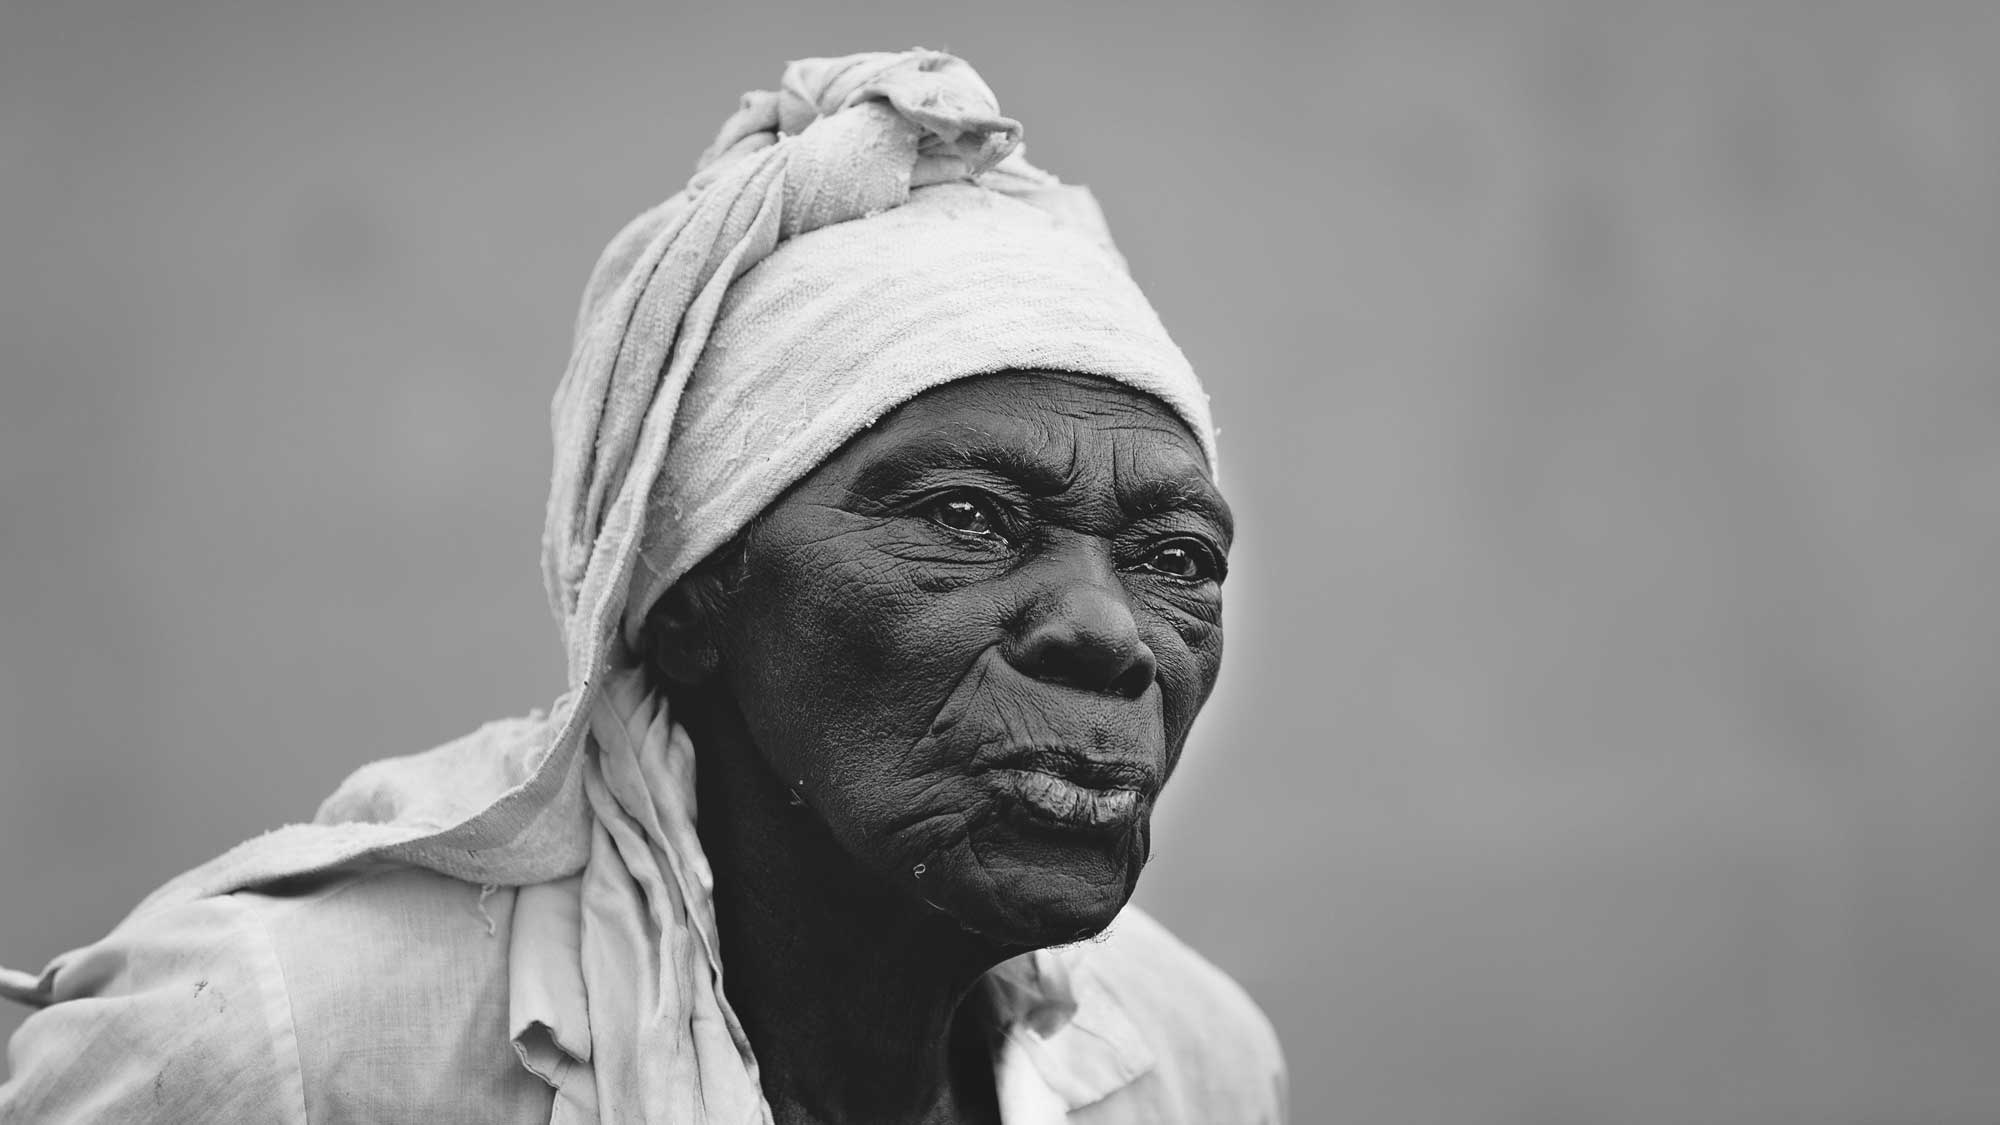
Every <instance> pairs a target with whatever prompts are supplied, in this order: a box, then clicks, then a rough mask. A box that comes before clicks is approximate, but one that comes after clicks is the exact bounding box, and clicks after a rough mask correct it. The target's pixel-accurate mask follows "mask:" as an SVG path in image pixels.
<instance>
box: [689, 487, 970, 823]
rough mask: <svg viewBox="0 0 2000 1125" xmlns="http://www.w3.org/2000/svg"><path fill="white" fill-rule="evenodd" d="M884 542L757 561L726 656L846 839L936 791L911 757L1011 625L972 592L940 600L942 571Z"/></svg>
mask: <svg viewBox="0 0 2000 1125" xmlns="http://www.w3.org/2000/svg"><path fill="white" fill-rule="evenodd" d="M879 537H880V536H879V533H877V532H876V531H875V529H873V528H872V526H871V525H868V524H865V523H862V524H859V525H858V526H857V527H855V528H854V529H853V530H851V531H849V532H847V533H845V534H839V535H832V536H824V537H819V538H815V539H814V540H812V541H811V542H810V543H809V544H806V545H801V546H798V547H796V548H793V549H790V550H784V551H779V552H772V553H770V554H767V555H766V556H765V557H764V558H762V559H760V560H758V564H757V569H756V570H755V571H753V573H755V574H757V575H759V578H758V579H757V580H755V581H753V583H752V584H751V585H749V586H747V587H746V588H745V589H744V590H743V591H742V593H741V595H740V597H739V601H738V605H739V607H740V611H739V614H738V621H739V622H740V627H739V628H737V629H736V630H735V632H736V638H735V643H734V644H732V645H731V646H730V653H729V656H728V662H729V666H730V667H729V675H730V683H731V687H732V690H733V691H734V692H735V694H736V697H737V700H738V702H739V704H740V705H741V707H742V710H743V714H744V716H745V718H746V720H747V721H748V722H749V724H750V728H751V733H752V736H753V737H754V738H755V740H756V742H757V744H758V746H759V747H760V749H762V750H763V751H764V753H765V754H766V755H767V756H768V757H769V758H770V760H771V765H772V767H773V768H774V769H776V770H778V771H779V772H780V773H781V774H782V775H783V776H784V777H785V778H786V780H787V781H788V782H795V781H799V780H803V781H804V782H805V783H806V784H805V786H804V789H803V790H802V792H803V793H804V795H805V796H806V798H807V800H808V801H809V802H810V803H812V804H813V805H814V806H815V807H817V808H820V809H821V810H822V813H823V815H825V816H827V818H828V820H829V822H830V823H831V824H833V826H834V827H835V828H836V831H839V830H840V824H839V823H836V822H861V821H871V820H874V819H877V818H878V817H880V816H881V815H883V811H884V806H885V805H886V806H893V804H894V803H895V802H898V801H904V800H907V799H908V795H909V790H910V789H911V788H912V787H920V786H923V785H925V784H928V783H929V781H928V775H929V774H930V773H932V772H933V771H934V770H935V769H936V768H937V767H938V765H939V763H935V762H929V761H926V760H923V758H922V756H921V755H918V754H916V753H914V752H913V748H914V747H915V746H916V745H917V744H918V743H919V742H920V741H921V740H922V739H923V736H924V734H925V732H926V731H927V730H928V729H929V726H930V723H931V721H932V719H933V718H934V717H935V716H936V714H937V712H938V709H939V707H940V706H941V705H942V704H943V702H944V700H945V699H946V698H947V697H948V696H949V695H950V694H951V692H952V690H953V689H954V687H955V686H956V685H957V684H958V682H959V681H960V680H961V679H962V677H963V676H964V675H965V673H966V672H967V670H968V669H970V668H971V667H972V665H973V664H974V662H975V661H976V660H977V659H978V657H979V655H980V653H981V652H983V651H986V650H988V649H990V648H991V647H992V646H993V645H994V643H995V642H996V640H997V639H998V636H999V632H998V630H999V623H1000V622H1001V621H1002V620H1003V608H1002V607H1001V606H999V605H997V604H995V603H994V602H993V601H992V600H991V599H990V598H982V597H980V596H978V595H977V593H976V592H974V591H972V590H970V589H960V590H955V591H945V592H940V591H938V590H936V589H935V588H934V587H935V583H932V582H930V581H928V576H929V573H930V570H931V569H932V568H926V567H923V566H918V565H913V564H911V563H909V562H907V561H905V560H901V559H898V558H896V557H894V555H893V554H890V553H888V552H885V551H883V550H882V549H880V547H879V545H878V544H877V543H875V542H874V540H876V539H879Z"/></svg>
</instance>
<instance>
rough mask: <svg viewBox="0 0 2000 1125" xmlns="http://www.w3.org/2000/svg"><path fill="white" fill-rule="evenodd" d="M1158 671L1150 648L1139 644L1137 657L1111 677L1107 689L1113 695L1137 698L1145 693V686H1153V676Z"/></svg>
mask: <svg viewBox="0 0 2000 1125" xmlns="http://www.w3.org/2000/svg"><path fill="white" fill-rule="evenodd" d="M1158 671H1159V668H1158V665H1157V664H1156V663H1155V662H1154V660H1153V653H1152V650H1150V649H1148V648H1147V647H1146V646H1145V645H1144V644H1141V645H1140V646H1139V654H1138V657H1137V659H1135V660H1133V661H1132V662H1131V663H1130V664H1129V665H1127V666H1126V668H1125V670H1124V671H1122V672H1119V673H1118V674H1117V675H1116V676H1114V677H1112V680H1111V683H1110V685H1109V690H1110V692H1111V694H1113V695H1119V696H1123V697H1125V698H1126V699H1137V698H1139V697H1140V696H1142V695H1144V694H1146V689H1147V688H1149V687H1152V686H1153V677H1154V676H1155V675H1157V674H1158Z"/></svg>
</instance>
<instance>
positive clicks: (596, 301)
mask: <svg viewBox="0 0 2000 1125" xmlns="http://www.w3.org/2000/svg"><path fill="white" fill-rule="evenodd" d="M1019 142H1020V127H1019V126H1018V125H1016V124H1015V123H1014V122H1012V121H1010V120H1008V119H1007V118H1005V117H1002V116H1000V114H999V111H998V108H997V106H996V105H995V103H994V99H993V95H992V93H991V91H989V90H988V89H987V88H986V86H985V84H984V83H983V82H981V81H980V80H979V77H978V75H976V74H974V73H973V71H972V69H971V68H970V67H968V66H967V65H965V64H964V63H963V62H960V61H959V60H957V59H954V58H952V57H951V56H949V55H942V54H938V53H935V52H930V51H909V52H903V53H897V54H866V55H854V56H850V57H847V58H842V59H808V60H805V61H803V62H796V63H793V64H792V65H791V66H790V67H789V68H787V70H786V72H785V78H784V82H783V86H782V88H781V89H780V90H779V91H778V92H776V93H771V92H757V93H752V94H749V95H746V96H745V98H744V99H743V104H742V108H741V109H739V110H738V111H737V112H736V114H735V115H734V116H733V117H731V118H730V120H729V122H728V123H727V124H726V125H724V127H723V130H722V133H721V135H720V136H719V137H718V138H717V140H716V143H715V145H714V146H713V147H712V148H710V150H709V151H708V153H707V154H705V155H704V156H703V158H702V161H701V164H700V166H699V170H698V172H697V173H696V175H695V177H694V179H693V181H692V182H690V184H689V185H688V187H687V189H686V190H685V191H683V192H681V193H680V194H678V195H676V196H674V197H673V198H672V199H669V200H668V201H666V202H665V203H663V204H661V205H660V206H658V207H656V208H654V209H653V210H651V211H649V212H647V213H646V214H644V215H642V216H640V217H639V218H638V219H637V220H635V221H634V222H633V223H632V224H631V225H629V226H627V227H626V228H625V230H624V231H623V232H621V233H620V234H619V235H618V237H617V238H615V239H613V240H612V243H611V245H610V246H609V247H608V248H607V249H606V250H605V253H604V255H603V257H602V259H601V260H600V261H599V262H598V265H597V269H596V270H595V272H594V273H593V275H592V277H591V281H590V285H589V287H588V289H587V291H586V293H585V295H584V301H583V308H582V312H581V314H580V315H579V317H578V323H577V337H576V346H575V349H574V351H573V353H572V355H571V359H570V364H569V369H568V372H567V373H566V374H565V376H564V377H563V381H562V385H561V387H560V389H559V390H558V391H557V393H556V399H555V407H554V423H555V439H556V442H555V444H556V465H555V475H554V481H553V484H552V486H551V490H550V496H549V510H548V523H547V530H546V533H545V536H544V540H543V564H544V572H545V576H546V579H547V584H548V590H549V596H550V600H551V602H552V603H553V605H554V607H555V610H556V614H557V617H558V618H559V619H560V620H561V622H562V624H563V628H564V636H565V639H566V641H567V645H568V652H569V690H568V691H567V692H565V693H564V695H563V696H562V697H561V698H560V699H558V700H557V702H556V705H555V708H554V709H553V712H552V713H551V714H550V715H547V716H539V715H538V716H534V717H531V718H529V719H526V720H512V721H504V722H500V723H494V724H489V725H488V726H487V727H485V728H483V729H482V730H480V731H479V732H477V733H475V734H473V735H471V736H468V737H467V738H464V739H461V740H459V741H458V742H454V743H451V744H448V745H446V746H442V747H439V748H437V749H435V750H431V751H428V752H426V753H423V754H418V755H413V756H410V757H405V758H394V759H389V760H387V761H382V762H377V763H374V764H373V765H370V766H367V767H364V768H363V769H361V770H359V771H357V772H356V773H355V774H354V775H353V776H352V777H350V778H349V779H348V780H347V782H346V783H344V784H343V785H342V786H341V788H340V789H339V790H338V791H337V792H336V793H334V795H333V796H332V797H330V798H328V799H327V801H326V802H325V803H324V804H323V805H322V806H321V808H320V813H319V816H318V818H317V822H316V823H314V824H311V825H295V826H292V827H289V828H284V829H280V830H278V831H276V832H273V833H269V834H267V835H265V836H263V837H260V838H258V839H256V840H252V841H249V842H248V843H245V844H243V845H241V846H239V847H238V848H236V849H235V850H233V851H231V852H230V853H228V854H227V855H224V856H222V857H220V858H218V859H217V860H215V861H213V862H212V863H210V864H207V865H205V866H203V867H201V868H198V869H196V870H195V871H192V872H189V873H188V874H187V875H184V876H182V877H181V878H179V879H177V880H175V881H174V882H172V883H169V884H168V885H167V886H165V887H163V888H161V889H160V890H159V891H157V892H155V893H154V895H153V896H152V897H151V898H149V899H148V900H147V901H146V902H145V903H142V904H141V905H140V907H139V908H138V910H137V911H135V912H134V916H135V917H137V916H139V915H141V914H143V913H144V912H146V911H147V910H149V909H153V908H156V907H160V906H165V905H170V904H173V903H176V902H183V901H187V900H189V899H192V898H197V897H201V896H203V895H211V894H224V893H228V892H229V891H232V890H236V889H239V888H242V887H249V886H256V885H259V884H260V883H264V882H268V881H271V880H274V879H280V878H286V877H291V876H296V875H302V874H307V873H311V872H315V871H321V870H326V869H329V868H333V867H338V866H341V865H346V864H354V863H364V862H373V863H400V864H410V865H415V866H421V867H425V868H429V869H431V870H434V871H439V872H443V873H444V874H447V875H451V876H453V877H456V878H459V879H464V880H467V881H470V882H474V883H484V884H506V885H513V886H520V887H522V888H523V889H522V891H521V892H520V894H519V895H518V896H517V899H516V903H515V913H514V925H513V929H512V934H513V937H512V941H513V943H514V945H513V948H512V950H511V953H510V964H511V966H512V973H513V977H514V979H513V982H512V987H511V997H510V1003H511V1004H512V1006H513V1011H512V1013H511V1015H510V1020H511V1022H512V1024H513V1025H514V1026H515V1027H516V1028H517V1029H520V1030H519V1031H518V1036H517V1039H516V1045H517V1047H518V1048H519V1050H520V1051H521V1055H522V1058H523V1060H524V1061H525V1062H527V1063H528V1064H529V1065H530V1066H531V1068H533V1069H535V1070H536V1072H537V1073H540V1074H542V1075H544V1076H545V1077H548V1078H550V1079H551V1081H552V1082H553V1083H555V1084H556V1085H557V1086H558V1099H557V1119H558V1120H566V1121H589V1120H602V1121H619V1122H638V1121H687V1122H695V1121H729V1122H751V1121H768V1120H769V1119H770V1109H769V1107H768V1106H766V1105H765V1104H764V1100H763V1096H762V1092H761V1089H760V1088H759V1085H758V1080H757V1066H756V1060H755V1058H754V1057H753V1056H752V1053H751V1050H750V1045H749V1042H748V1040H747V1039H746V1038H745V1037H744V1035H743V1032H742V1028H741V1027H740V1025H739V1024H738V1023H737V1020H736V1017H735V1015H734V1014H733V1013H732V1012H731V1011H730V1009H729V1005H728V1003H727V1001H726V1000H725V999H724V997H723V994H722V989H721V980H722V975H721V974H722V968H721V964H720V961H719V959H718V957H717V948H718V942H717V938H716V934H715V918H714V910H713V906H712V902H711V898H710V891H711V887H712V880H711V877H710V872H709V868H708V863H707V860H706V857H705V856H704V855H703V854H702V849H701V842H700V839H699V837H698V836H697V835H696V832H695V821H694V772H693V770H694V751H693V747H692V746H690V745H689V744H688V740H687V735H686V734H685V732H684V731H683V730H682V729H681V728H680V727H679V726H678V725H677V724H675V723H673V722H671V721H670V720H669V718H668V716H667V714H666V709H665V705H664V701H663V700H661V699H659V698H658V697H656V696H655V695H654V694H653V693H652V692H650V691H649V690H648V687H647V684H646V681H645V677H644V676H643V674H642V673H640V672H639V671H638V670H637V669H636V668H634V667H632V662H631V660H630V658H629V648H628V641H629V638H630V637H631V636H632V634H633V632H634V630H636V628H637V626H638V624H639V622H640V621H642V620H643V618H644V615H645V611H646V609H647V608H648V607H649V606H650V605H651V604H652V603H653V601H654V600H655V599H656V598H657V597H658V596H659V594H660V593H661V592H663V591H664V590H665V589H666V588H667V587H668V586H669V585H671V584H672V583H673V582H674V581H675V580H676V579H677V578H679V577H680V576H681V575H682V574H684V573H686V571H687V570H688V568H689V567H691V566H692V565H694V564H695V563H696V562H698V561H699V560H700V559H701V558H702V557H703V556H704V555H706V554H707V553H709V552H710V551H712V550H714V549H715V548H716V547H718V546H720V545H721V544H723V543H725V542H727V541H728V540H729V539H730V538H731V537H732V536H734V535H735V534H736V533H737V532H738V531H739V530H741V529H742V528H743V527H744V526H745V525H746V523H747V522H748V521H749V520H750V519H751V518H753V517H754V516H755V515H756V514H757V513H758V512H759V511H761V510H762V509H763V508H764V507H765V506H766V505H768V504H769V503H770V502H771V501H772V500H774V499H776V498H777V497H778V496H779V495H780V494H781V493H782V492H783V491H784V490H785V489H786V488H787V487H789V486H790V485H791V484H793V483H794V482H796V481H797V480H799V479H800V478H801V477H803V476H804V475H806V474H807V473H809V472H810V471H812V469H813V468H814V467H815V466H817V465H818V464H820V463H821V462H822V461H824V460H825V459H826V457H827V456H828V455H829V454H831V453H832V452H834V451H835V450H836V449H838V448H839V447H840V445H841V444H842V443H843V442H845V441H847V440H848V439H849V438H851V437H853V436H854V435H855V434H856V433H858V432H860V431H861V430H863V429H865V428H866V427H868V426H869V425H870V424H872V423H873V422H874V421H875V420H876V419H877V418H879V417H880V416H881V415H882V414H884V413H885V412H887V411H889V410H891V409H893V408H894V407H895V406H897V405H898V404H900V403H902V402H905V401H907V400H909V399H910V398H912V397H913V396H915V395H917V394H920V393H922V392H923V391H925V390H927V389H929V388H931V387H935V386H938V385H940V384H943V383H946V382H949V381H951V380H954V379H961V378H966V377H970V376H974V375H980V374H985V373H990V372H998V371H1005V370H1010V369H1045V370H1056V371H1068V372H1077V373H1081V374H1088V375H1099V376H1103V377H1105V378H1109V379H1114V380H1117V381H1118V382H1120V383H1123V384H1125V385H1127V386H1131V387H1134V388H1136V389H1138V390H1140V391H1143V392H1145V393H1148V394H1151V395H1154V396H1156V397H1157V398H1159V399H1160V400H1161V401H1163V402H1164V403H1166V404H1167V405H1168V406H1169V407H1171V408H1172V409H1173V410H1174V411H1175V412H1177V413H1178V414H1179V415H1180V417H1181V418H1182V419H1183V420H1184V421H1186V423H1187V425H1188V427H1189V429H1190V430H1192V431H1193V433H1194V435H1195V436H1196V438H1197V439H1198V440H1199V441H1200V443H1201V445H1202V448H1203V450H1204V451H1205V452H1206V453H1207V455H1208V458H1209V462H1210V466H1211V468H1213V465H1214V458H1215V447H1214V434H1213V429H1212V427H1211V425H1210V422H1209V417H1208V407H1207V397H1206V396H1205V395H1204V394H1203V393H1202V391H1201V388H1200V385H1199V384H1198V383H1197V382H1196V380H1195V377H1194V373H1193V372H1192V371H1191V370H1190V369H1189V367H1188V364H1187V361H1186V359H1185V358H1184V357H1183V356H1182V355H1181V353H1180V351H1179V350H1178V349H1177V348H1175V346H1174V344H1173V342H1172V341H1171V340H1170V339H1168V337H1167V335H1166V332H1165V331H1164V330H1163V329H1162V328H1161V326H1160V322H1159V320H1158V318H1157V317H1156V316H1155V315H1154V314H1153V311H1152V309H1151V308H1150V307H1149V306H1148V305H1147V303H1146V300H1145V298H1144V297H1143V296H1142V295H1141V294H1140V292H1139V290H1138V288H1137V287H1136V286H1135V285H1133V283H1132V281H1131V280H1130V278H1129V277H1127V276H1126V274H1125V270H1124V266H1123V262H1122V261H1121V260H1120V258H1119V257H1118V255H1117V252H1116V250H1115V249H1113V248H1112V245H1111V241H1110V236H1109V235H1108V234H1107V233H1106V231H1105V229H1104V225H1103V221H1102V218H1101V217H1100V216H1099V214H1098V211H1097V207H1096V204H1095V203H1093V202H1092V201H1091V199H1090V196H1089V194H1088V193H1087V192H1085V191H1083V189H1081V188H1075V187H1066V186H1064V185H1062V184H1060V183H1058V182H1057V181H1056V180H1055V179H1054V177H1052V176H1049V175H1047V174H1046V173H1043V172H1040V171H1038V170H1036V169H1035V168H1033V167H1031V166H1030V165H1029V164H1028V163H1027V162H1026V161H1025V160H1024V159H1023V158H1022V157H1021V155H1020V152H1019ZM551 950H555V951H556V952H554V953H553V954H552V953H551ZM1058 969H1059V966H1058V965H1057V963H1056V961H1055V960H1054V958H1053V957H1047V956H1044V955H1042V954H1036V955H1033V956H1031V957H1027V958H1018V959H1016V960H1015V961H1013V962H1009V963H1008V964H1007V965H1005V966H1002V967H1001V968H1000V969H997V970H995V974H994V975H993V976H991V977H989V980H990V981H992V982H994V984H995V987H996V988H999V989H1002V990H1003V991H1004V990H1006V989H1008V988H1012V989H1013V990H1014V991H1015V992H1016V993H1017V994H1022V995H1031V994H1034V993H1035V991H1036V988H1035V982H1036V981H1037V980H1038V979H1040V978H1041V977H1043V976H1046V975H1048V974H1052V973H1055V972H1057V971H1058ZM55 971H56V967H54V966H52V968H51V970H50V972H51V973H53V972H55ZM1023 982H1025V983H1023ZM1043 991H1044V992H1048V991H1049V990H1043ZM1002 1081H1003V1084H1004V1083H1005V1082H1006V1081H1007V1078H1006V1068H1005V1067H1004V1066H1003V1067H1002Z"/></svg>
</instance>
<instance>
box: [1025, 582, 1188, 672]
mask: <svg viewBox="0 0 2000 1125" xmlns="http://www.w3.org/2000/svg"><path fill="white" fill-rule="evenodd" d="M1041 609H1042V612H1039V613H1031V614H1030V615H1029V619H1028V620H1025V621H1023V622H1021V623H1020V626H1019V632H1018V633H1017V634H1016V640H1015V643H1014V644H1012V645H1009V646H1007V648H1006V649H1005V650H1004V651H1005V654H1006V656H1007V660H1008V662H1009V663H1011V664H1013V665H1014V666H1015V667H1016V668H1019V669H1020V670H1021V671H1023V672H1025V673H1027V674H1028V675H1030V676H1032V677H1034V678H1035V679H1038V680H1042V681H1044V682H1047V683H1059V684H1065V685H1067V686H1070V687H1076V688H1082V689H1083V690H1085V691H1094V692H1104V693H1106V694H1110V695H1118V696H1123V697H1125V698H1128V699H1136V698H1138V697H1139V696H1141V695H1144V694H1145V693H1146V689H1148V688H1150V687H1152V686H1153V680H1154V678H1155V676H1156V675H1157V674H1158V665H1157V662H1156V661H1155V660H1154V659H1153V650H1152V649H1150V648H1148V647H1147V646H1146V642H1145V641H1144V640H1143V639H1141V637H1140V635H1139V626H1138V622H1137V621H1136V620H1134V619H1133V616H1132V611H1131V608H1130V607H1129V606H1127V605H1126V604H1125V602H1124V600H1123V599H1122V598H1118V597H1115V596H1112V595H1110V594H1108V593H1107V592H1106V591H1103V590H1098V589H1090V588H1077V589H1072V590H1070V591H1067V592H1066V594H1065V596H1063V597H1060V598H1057V599H1054V600H1053V603H1044V605H1043V606H1042V607H1041Z"/></svg>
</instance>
